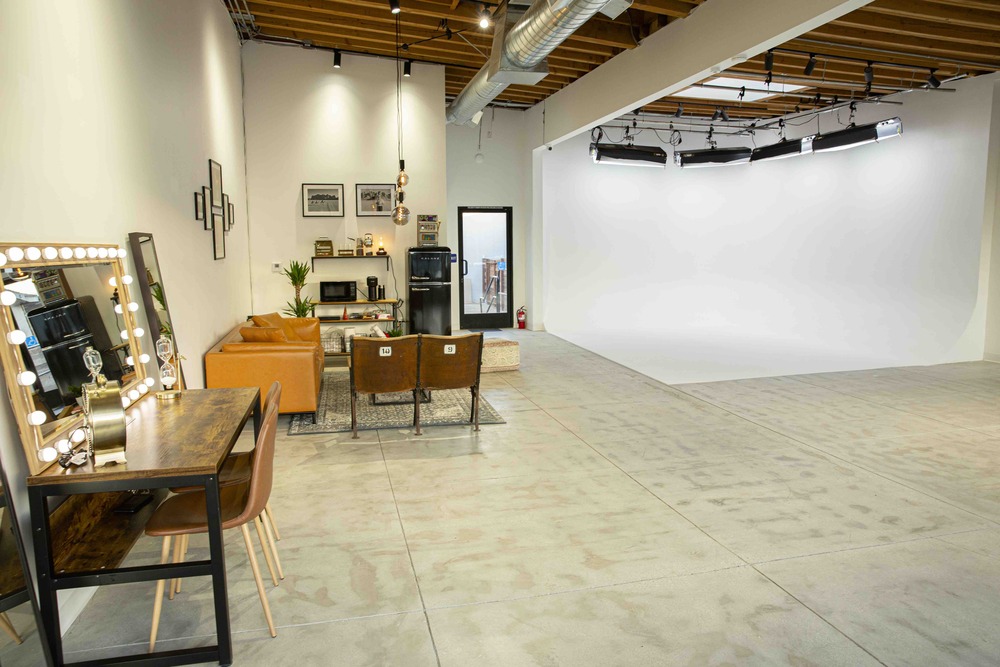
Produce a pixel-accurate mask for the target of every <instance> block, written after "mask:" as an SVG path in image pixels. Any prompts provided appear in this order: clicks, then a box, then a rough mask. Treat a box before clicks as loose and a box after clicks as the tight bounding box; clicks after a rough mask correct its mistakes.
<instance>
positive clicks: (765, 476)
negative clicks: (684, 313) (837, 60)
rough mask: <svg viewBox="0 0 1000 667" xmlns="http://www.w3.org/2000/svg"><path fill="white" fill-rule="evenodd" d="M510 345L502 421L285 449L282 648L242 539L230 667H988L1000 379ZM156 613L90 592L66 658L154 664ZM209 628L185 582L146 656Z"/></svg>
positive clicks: (231, 553)
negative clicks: (719, 373)
mask: <svg viewBox="0 0 1000 667" xmlns="http://www.w3.org/2000/svg"><path fill="white" fill-rule="evenodd" d="M505 335H506V334H505ZM510 335H514V336H516V337H517V338H518V339H519V340H520V342H521V358H522V366H521V370H520V371H517V372H511V373H499V374H489V375H484V376H483V384H484V390H483V394H484V395H485V396H486V397H487V399H488V400H489V401H490V402H491V403H492V404H493V405H494V406H495V407H496V408H497V409H498V410H499V411H500V413H501V414H502V415H503V416H504V417H505V418H506V420H507V423H506V424H504V425H496V426H484V427H483V430H482V431H481V432H480V433H479V434H478V435H473V434H472V433H471V432H470V430H469V429H468V428H466V427H454V426H452V427H438V428H428V429H426V434H425V435H423V436H422V437H414V436H413V435H412V433H411V432H410V431H407V430H404V431H378V432H367V433H363V434H362V437H361V439H360V440H357V441H352V440H351V439H350V434H345V435H325V436H297V437H288V436H284V435H282V436H280V437H279V442H278V454H277V471H276V480H275V486H274V492H273V496H272V499H273V506H274V510H275V513H276V517H277V519H278V520H279V528H280V529H281V533H282V537H283V539H282V541H281V542H280V543H279V547H280V552H281V558H282V561H283V565H284V570H285V573H286V578H285V580H284V581H282V582H281V584H280V586H278V587H272V586H271V585H270V584H269V583H268V597H269V600H270V603H271V608H272V610H273V613H274V617H275V620H276V622H277V623H278V625H279V628H278V637H277V638H276V639H271V638H270V637H269V636H268V634H267V631H266V627H265V623H264V618H263V615H262V612H261V609H260V604H259V601H258V599H257V595H256V592H255V589H254V586H253V582H252V579H251V576H250V572H249V568H248V566H247V559H246V552H245V551H244V549H243V545H242V540H241V538H240V534H239V532H238V531H231V533H230V534H229V535H228V536H227V555H228V561H227V565H228V570H229V581H230V597H231V616H232V621H233V627H234V629H235V631H236V634H235V653H236V663H235V664H237V665H268V666H274V665H293V664H294V665H405V666H407V667H409V666H421V665H445V666H449V667H450V666H456V667H459V666H460V667H465V666H471V665H476V666H485V665H504V666H507V665H511V666H517V665H601V666H604V665H715V664H720V665H721V664H727V665H783V664H787V665H869V664H871V665H877V664H886V665H922V666H928V665H994V664H998V663H1000V638H998V633H997V631H996V626H997V621H998V619H1000V528H998V522H1000V481H998V480H1000V476H998V474H997V473H998V472H1000V456H998V454H1000V365H998V364H989V363H985V362H983V363H966V364H951V365H945V366H934V367H926V368H894V369H882V370H875V371H859V372H848V373H830V374H822V375H810V376H795V377H779V378H764V379H756V380H740V381H733V382H717V383H710V384H694V385H679V386H673V387H668V386H665V385H662V384H659V383H657V382H655V381H652V380H650V379H648V378H645V377H644V376H642V375H639V374H638V373H635V372H632V371H629V370H626V369H623V368H622V367H620V366H617V365H615V364H613V363H611V362H609V361H606V360H604V359H602V358H600V357H597V356H594V355H591V354H589V353H587V352H584V351H583V350H581V349H579V348H576V347H574V346H572V345H569V344H568V343H565V342H563V341H561V340H559V339H557V338H555V337H553V336H549V335H546V334H537V333H531V332H514V333H512V334H510ZM247 444H248V443H247ZM193 549H194V551H195V553H194V554H193V556H194V557H197V555H198V553H199V552H201V553H204V551H205V550H206V547H205V541H204V540H201V541H195V542H194V547H193ZM158 555H159V544H158V542H157V541H154V540H150V539H144V540H142V541H140V543H139V545H138V546H137V548H136V551H135V553H134V554H133V556H132V562H135V563H139V562H152V561H154V560H155V559H156V558H157V557H158ZM266 576H267V575H266V572H265V578H266ZM151 608H152V590H151V586H149V585H125V586H118V587H111V588H106V589H102V590H101V591H99V592H98V593H97V595H96V596H95V597H94V599H93V600H92V602H91V603H90V605H89V606H88V608H87V609H86V610H85V611H84V613H83V615H82V616H81V617H80V619H79V620H78V621H77V622H76V623H75V624H74V626H73V627H72V628H71V629H70V630H69V631H68V633H67V635H66V645H67V650H68V651H70V653H69V654H68V656H67V657H68V658H71V659H84V658H98V657H101V656H104V655H109V654H121V653H127V652H135V651H142V650H143V649H144V642H145V640H146V638H147V636H148V631H149V620H150V615H151ZM213 624H214V620H213V614H212V606H211V596H210V588H209V585H208V582H207V580H188V581H187V582H186V584H185V590H184V591H183V592H182V593H181V595H180V596H179V597H178V598H177V599H175V600H174V601H172V602H165V603H164V617H163V622H162V625H161V629H160V638H161V643H160V644H159V647H160V648H165V649H166V648H179V647H183V646H191V645H195V644H204V643H210V642H211V641H212V636H211V635H212V632H213ZM96 647H110V649H97V648H96ZM10 655H11V654H10V653H0V659H2V660H3V664H4V665H7V664H8V660H9V659H10ZM5 656H6V657H5ZM12 664H17V663H16V662H13V663H12Z"/></svg>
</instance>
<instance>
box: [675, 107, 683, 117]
mask: <svg viewBox="0 0 1000 667" xmlns="http://www.w3.org/2000/svg"><path fill="white" fill-rule="evenodd" d="M683 115H684V105H683V104H678V105H677V111H675V112H674V118H680V117H681V116H683Z"/></svg>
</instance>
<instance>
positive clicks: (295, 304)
mask: <svg viewBox="0 0 1000 667" xmlns="http://www.w3.org/2000/svg"><path fill="white" fill-rule="evenodd" d="M283 273H284V274H285V276H286V277H287V278H288V281H289V282H290V283H292V287H294V288H295V301H289V302H287V304H286V305H287V306H288V308H286V309H285V312H286V313H287V314H289V315H291V316H292V317H310V316H311V315H312V312H313V307H314V306H313V302H312V301H311V300H310V299H309V297H306V298H304V299H303V298H302V288H303V287H305V285H306V276H308V275H309V265H308V264H307V263H305V262H299V261H296V260H294V259H293V260H292V261H291V262H289V263H288V266H287V267H285V269H284V270H283Z"/></svg>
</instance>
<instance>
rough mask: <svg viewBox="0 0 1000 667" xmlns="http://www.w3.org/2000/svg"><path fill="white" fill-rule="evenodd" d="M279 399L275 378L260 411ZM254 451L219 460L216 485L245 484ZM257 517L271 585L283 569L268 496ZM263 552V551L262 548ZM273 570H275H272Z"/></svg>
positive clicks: (184, 541) (184, 542) (177, 552)
mask: <svg viewBox="0 0 1000 667" xmlns="http://www.w3.org/2000/svg"><path fill="white" fill-rule="evenodd" d="M280 403H281V383H280V382H277V381H275V382H274V383H272V384H271V388H270V389H269V390H268V392H267V396H266V397H265V398H264V404H263V407H262V409H261V413H262V414H267V411H268V410H270V409H271V407H272V406H274V407H275V408H277V407H278V406H279V405H280ZM254 451H256V450H250V451H249V452H238V453H234V454H230V455H229V456H227V457H226V460H225V462H224V463H223V464H222V470H221V471H220V472H219V488H220V489H221V488H222V487H225V486H235V485H237V484H246V483H247V482H249V481H250V472H251V470H252V468H253V455H254ZM199 489H201V487H200V486H184V487H177V488H172V489H170V490H171V491H172V492H173V493H191V492H192V491H198V490H199ZM261 519H262V522H263V524H264V534H265V536H266V537H267V547H268V549H269V550H270V552H271V556H272V557H273V558H274V562H273V564H272V562H271V559H270V558H266V559H265V561H266V562H267V568H268V571H269V572H270V573H271V580H272V581H273V582H274V585H275V586H277V585H278V579H284V578H285V573H284V571H283V570H282V568H281V559H280V558H278V547H277V545H276V544H275V542H276V541H278V540H280V539H281V534H280V533H279V532H278V525H277V524H276V523H275V522H274V513H273V512H272V511H271V502H270V500H268V502H267V503H265V504H264V512H263V513H262V514H261ZM190 537H191V536H190V535H182V536H181V537H180V539H178V540H177V542H176V543H175V544H174V562H175V563H180V562H181V561H182V560H183V559H184V557H185V556H187V552H188V542H189V540H190ZM265 555H267V554H266V552H265ZM275 570H277V573H275ZM182 581H183V580H182V579H172V580H171V585H170V593H169V594H168V596H167V597H168V599H170V600H173V599H174V593H180V592H181V582H182Z"/></svg>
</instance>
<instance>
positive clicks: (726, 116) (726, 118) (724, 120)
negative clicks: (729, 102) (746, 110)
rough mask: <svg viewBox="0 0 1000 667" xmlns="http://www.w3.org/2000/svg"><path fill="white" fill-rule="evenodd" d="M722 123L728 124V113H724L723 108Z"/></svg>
mask: <svg viewBox="0 0 1000 667" xmlns="http://www.w3.org/2000/svg"><path fill="white" fill-rule="evenodd" d="M722 122H724V123H728V122H729V112H728V111H726V109H725V107H723V109H722Z"/></svg>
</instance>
